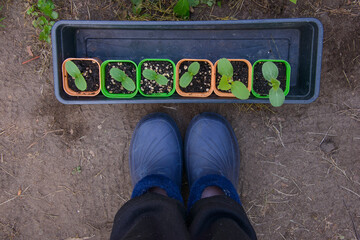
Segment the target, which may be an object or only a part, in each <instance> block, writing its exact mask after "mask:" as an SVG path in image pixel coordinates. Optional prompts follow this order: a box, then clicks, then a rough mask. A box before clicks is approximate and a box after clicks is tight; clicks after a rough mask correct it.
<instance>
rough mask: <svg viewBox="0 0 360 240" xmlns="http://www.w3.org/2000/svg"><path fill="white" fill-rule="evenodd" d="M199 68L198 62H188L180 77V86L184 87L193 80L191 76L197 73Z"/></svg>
mask: <svg viewBox="0 0 360 240" xmlns="http://www.w3.org/2000/svg"><path fill="white" fill-rule="evenodd" d="M199 70H200V64H199V63H198V62H193V63H192V64H190V66H189V68H188V71H187V72H186V73H184V74H183V75H182V76H181V78H180V86H181V87H182V88H186V87H187V86H189V84H190V83H191V81H192V80H193V77H194V76H195V75H196V74H198V72H199Z"/></svg>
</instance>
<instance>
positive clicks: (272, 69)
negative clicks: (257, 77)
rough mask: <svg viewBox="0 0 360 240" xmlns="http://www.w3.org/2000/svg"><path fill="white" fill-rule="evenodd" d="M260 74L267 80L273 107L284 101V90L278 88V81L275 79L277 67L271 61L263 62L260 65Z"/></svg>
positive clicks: (277, 73) (277, 72) (277, 71)
mask: <svg viewBox="0 0 360 240" xmlns="http://www.w3.org/2000/svg"><path fill="white" fill-rule="evenodd" d="M262 74H263V76H264V78H265V79H266V80H267V81H268V82H269V85H270V86H271V89H270V91H269V100H270V103H271V105H273V106H274V107H280V106H281V105H283V103H284V101H285V94H284V91H283V90H282V89H281V88H280V81H279V80H277V77H278V75H279V69H278V67H277V66H276V65H275V64H274V63H273V62H265V63H264V64H263V66H262Z"/></svg>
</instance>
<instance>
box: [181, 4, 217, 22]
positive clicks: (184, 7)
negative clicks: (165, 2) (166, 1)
mask: <svg viewBox="0 0 360 240" xmlns="http://www.w3.org/2000/svg"><path fill="white" fill-rule="evenodd" d="M215 2H217V5H218V6H219V7H221V0H220V1H215V0H178V2H177V3H176V5H175V7H174V13H175V14H176V15H178V16H180V17H183V18H189V15H190V7H196V6H198V5H199V4H207V5H208V6H209V7H212V6H213V5H214V4H215Z"/></svg>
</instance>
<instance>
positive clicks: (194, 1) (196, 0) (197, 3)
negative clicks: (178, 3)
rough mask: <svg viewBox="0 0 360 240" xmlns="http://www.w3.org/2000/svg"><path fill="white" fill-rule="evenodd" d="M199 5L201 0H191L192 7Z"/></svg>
mask: <svg viewBox="0 0 360 240" xmlns="http://www.w3.org/2000/svg"><path fill="white" fill-rule="evenodd" d="M197 5H199V0H189V6H190V7H196V6H197Z"/></svg>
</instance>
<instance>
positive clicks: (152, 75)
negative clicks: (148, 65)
mask: <svg viewBox="0 0 360 240" xmlns="http://www.w3.org/2000/svg"><path fill="white" fill-rule="evenodd" d="M142 75H143V76H144V78H147V79H149V80H155V81H156V82H157V83H158V84H159V85H166V84H167V83H168V81H169V80H168V79H167V78H166V77H165V76H163V75H161V74H157V73H156V72H155V71H154V70H151V69H144V71H143V73H142Z"/></svg>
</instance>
